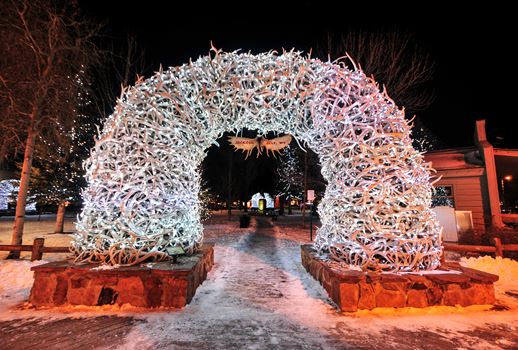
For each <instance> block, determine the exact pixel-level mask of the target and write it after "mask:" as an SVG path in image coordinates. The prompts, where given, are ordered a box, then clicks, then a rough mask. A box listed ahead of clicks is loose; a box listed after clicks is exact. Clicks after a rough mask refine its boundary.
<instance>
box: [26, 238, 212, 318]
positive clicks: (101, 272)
mask: <svg viewBox="0 0 518 350" xmlns="http://www.w3.org/2000/svg"><path fill="white" fill-rule="evenodd" d="M213 252H214V250H213V245H204V246H203V247H202V249H201V251H200V252H199V253H197V254H194V255H192V256H186V257H182V259H179V260H181V262H178V263H176V264H175V263H171V262H160V263H154V264H152V265H151V266H149V265H148V264H141V265H136V266H124V267H118V268H113V269H96V267H97V266H98V264H82V265H73V264H71V263H69V262H58V263H48V264H43V265H39V266H35V267H33V268H32V270H33V271H34V284H33V287H32V290H31V296H30V299H29V301H30V302H31V303H32V304H33V305H34V306H36V307H39V306H58V305H67V304H68V305H86V306H95V305H105V304H114V303H116V304H118V305H122V304H130V305H133V306H138V307H147V308H154V307H160V306H164V307H175V308H181V307H183V306H185V305H186V304H187V303H188V302H189V301H190V300H191V299H192V297H193V296H194V293H195V292H196V288H197V287H198V286H199V285H200V284H201V283H203V281H204V280H205V278H206V276H207V273H208V271H209V270H210V269H211V268H212V263H213V261H214V253H213Z"/></svg>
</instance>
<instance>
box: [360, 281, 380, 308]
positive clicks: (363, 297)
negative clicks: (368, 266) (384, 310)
mask: <svg viewBox="0 0 518 350" xmlns="http://www.w3.org/2000/svg"><path fill="white" fill-rule="evenodd" d="M359 288H360V297H359V300H358V309H360V310H363V309H368V310H371V309H374V308H375V307H376V294H375V293H374V286H373V284H372V283H369V282H365V281H362V282H360V283H359Z"/></svg>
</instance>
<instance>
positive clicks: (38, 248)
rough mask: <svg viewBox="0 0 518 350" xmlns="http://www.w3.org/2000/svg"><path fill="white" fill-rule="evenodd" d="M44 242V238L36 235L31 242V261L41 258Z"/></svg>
mask: <svg viewBox="0 0 518 350" xmlns="http://www.w3.org/2000/svg"><path fill="white" fill-rule="evenodd" d="M44 244H45V238H42V237H38V238H34V242H33V243H32V254H31V261H34V260H41V259H42V258H43V245H44Z"/></svg>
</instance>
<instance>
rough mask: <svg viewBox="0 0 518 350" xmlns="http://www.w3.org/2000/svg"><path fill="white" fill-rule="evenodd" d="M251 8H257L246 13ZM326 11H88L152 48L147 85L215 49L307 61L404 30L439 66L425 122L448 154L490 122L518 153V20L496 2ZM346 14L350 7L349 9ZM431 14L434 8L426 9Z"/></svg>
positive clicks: (137, 7) (495, 134) (97, 7)
mask: <svg viewBox="0 0 518 350" xmlns="http://www.w3.org/2000/svg"><path fill="white" fill-rule="evenodd" d="M245 3H249V4H246V5H245ZM338 3H339V4H342V5H336V4H334V5H333V4H331V3H327V2H325V1H315V2H313V1H300V2H287V3H284V2H283V3H282V4H281V1H260V2H259V1H255V2H241V3H240V4H234V5H221V4H220V2H219V1H214V2H213V4H212V5H210V6H206V5H204V4H203V3H202V2H198V1H190V2H186V3H184V4H183V5H181V6H180V5H178V2H176V1H169V2H157V1H151V0H148V1H145V2H138V3H137V4H130V2H129V1H124V2H123V1H107V0H104V1H98V0H95V1H92V0H88V1H87V0H84V1H80V6H81V8H82V9H83V10H84V12H86V14H88V15H90V16H92V17H95V18H97V19H99V20H103V21H105V22H106V33H107V34H108V35H111V36H113V37H116V38H123V37H124V35H125V32H128V31H129V32H132V33H134V34H136V35H137V37H138V41H139V44H140V45H141V46H142V47H144V48H145V52H146V55H145V61H146V65H147V67H148V72H147V74H146V76H149V75H151V73H152V72H153V71H154V70H157V69H158V67H159V65H160V64H162V65H163V66H164V67H168V66H174V65H181V64H183V63H185V62H187V61H188V59H189V58H190V57H192V58H193V59H195V58H197V57H198V56H200V55H206V54H207V53H208V51H209V49H210V41H211V40H212V42H213V43H214V45H215V46H216V47H218V48H222V49H223V50H224V51H233V50H236V49H242V50H243V51H251V52H262V51H268V50H270V49H276V50H282V48H283V47H284V48H287V49H291V48H295V49H297V50H301V51H303V52H308V51H309V50H310V49H311V48H316V47H317V46H318V42H319V41H321V40H324V38H326V36H327V33H334V34H337V33H338V34H339V33H341V32H347V31H348V30H351V29H357V28H362V29H364V30H369V29H377V28H380V27H387V26H389V27H390V26H394V25H397V26H398V27H400V28H403V29H405V30H408V31H410V32H413V33H414V34H415V37H416V38H417V40H419V42H420V43H422V44H423V45H424V46H425V47H427V48H428V50H429V52H430V54H431V55H432V57H433V58H434V60H435V63H436V68H435V79H434V81H433V85H434V89H435V96H436V98H435V101H434V103H433V104H432V105H431V106H430V108H428V109H427V110H425V111H422V112H420V113H418V115H419V116H420V118H421V119H422V120H423V122H424V123H425V125H426V126H427V127H428V128H429V129H430V130H431V131H432V132H433V133H434V134H436V136H437V137H438V138H439V139H440V140H441V141H442V143H443V145H444V146H449V147H454V146H469V145H472V144H473V141H472V139H473V137H472V135H473V129H474V121H475V120H477V119H486V120H487V128H488V137H489V138H490V141H492V142H493V144H494V145H495V146H501V147H510V148H518V140H517V139H518V137H516V136H515V135H514V134H515V133H516V129H513V128H511V127H510V125H511V124H512V123H513V122H514V121H515V119H516V118H517V116H516V110H515V104H516V101H517V100H518V99H517V98H516V92H515V91H514V90H515V84H516V78H517V70H516V65H515V55H513V54H511V51H513V50H514V47H513V46H515V45H516V42H517V40H516V35H515V28H514V24H513V23H514V22H515V19H514V18H511V16H513V13H514V11H511V9H510V8H507V7H506V6H498V5H496V3H495V2H490V3H485V4H484V5H483V6H482V5H480V7H474V6H476V5H473V4H470V5H469V8H465V9H461V10H457V9H452V8H450V7H454V6H455V7H459V5H453V4H451V6H447V5H441V4H439V3H435V2H434V3H430V4H429V5H424V4H423V3H421V2H420V3H419V5H417V2H415V4H416V5H414V6H415V7H412V6H409V7H406V8H392V7H388V5H385V7H378V5H375V3H374V2H364V4H365V5H364V6H360V5H351V4H350V3H347V2H338ZM344 4H345V5H344ZM426 6H428V8H426Z"/></svg>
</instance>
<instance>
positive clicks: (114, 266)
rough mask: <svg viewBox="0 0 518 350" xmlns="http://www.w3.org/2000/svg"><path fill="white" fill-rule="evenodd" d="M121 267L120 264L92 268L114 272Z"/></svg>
mask: <svg viewBox="0 0 518 350" xmlns="http://www.w3.org/2000/svg"><path fill="white" fill-rule="evenodd" d="M119 267H120V265H118V264H115V265H99V266H97V267H94V268H92V270H113V269H116V268H119ZM148 267H151V266H149V264H148Z"/></svg>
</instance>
